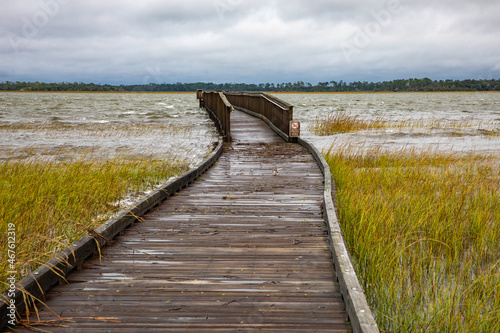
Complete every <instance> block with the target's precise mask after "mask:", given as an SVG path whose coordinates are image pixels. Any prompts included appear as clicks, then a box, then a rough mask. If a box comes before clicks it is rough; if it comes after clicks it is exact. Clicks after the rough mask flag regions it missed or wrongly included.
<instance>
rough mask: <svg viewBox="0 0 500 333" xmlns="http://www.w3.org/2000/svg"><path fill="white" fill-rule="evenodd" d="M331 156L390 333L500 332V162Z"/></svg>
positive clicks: (380, 153)
mask: <svg viewBox="0 0 500 333" xmlns="http://www.w3.org/2000/svg"><path fill="white" fill-rule="evenodd" d="M325 158H326V160H327V162H328V163H329V165H330V168H331V170H332V174H333V176H334V178H335V180H336V184H337V200H338V208H339V214H340V221H341V224H342V229H343V232H344V235H345V238H346V241H347V244H348V246H349V250H350V253H351V255H352V256H353V260H354V263H355V267H356V270H357V272H358V275H359V277H360V281H361V283H362V285H363V287H364V289H365V292H366V294H367V298H368V302H369V304H370V306H371V307H372V310H373V312H374V314H375V316H376V320H377V323H378V325H379V327H380V329H381V330H382V331H387V332H499V331H500V169H499V156H492V155H479V154H468V155H465V154H460V153H440V152H437V151H423V152H422V151H417V150H411V149H401V150H399V151H384V150H381V149H372V150H368V151H366V150H356V148H354V147H353V146H352V145H350V144H344V145H343V146H341V147H336V148H330V150H328V151H326V152H325Z"/></svg>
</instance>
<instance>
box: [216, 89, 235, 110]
mask: <svg viewBox="0 0 500 333" xmlns="http://www.w3.org/2000/svg"><path fill="white" fill-rule="evenodd" d="M219 96H220V98H221V99H222V101H223V102H224V104H225V105H226V107H229V108H233V105H232V104H231V103H229V101H228V100H227V97H226V95H224V93H223V92H219Z"/></svg>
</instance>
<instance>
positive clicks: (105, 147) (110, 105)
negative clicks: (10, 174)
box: [0, 92, 500, 162]
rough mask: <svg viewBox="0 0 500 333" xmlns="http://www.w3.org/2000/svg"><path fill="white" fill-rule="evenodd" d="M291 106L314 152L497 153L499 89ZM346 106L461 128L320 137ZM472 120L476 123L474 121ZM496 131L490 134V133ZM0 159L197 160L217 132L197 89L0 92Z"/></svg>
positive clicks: (330, 98) (328, 98)
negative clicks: (319, 128)
mask: <svg viewBox="0 0 500 333" xmlns="http://www.w3.org/2000/svg"><path fill="white" fill-rule="evenodd" d="M276 95H277V96H278V97H280V98H281V99H283V100H285V101H287V102H289V103H291V104H293V105H295V108H294V115H295V119H296V120H299V121H301V123H302V136H303V137H305V138H308V139H310V140H311V141H313V143H314V144H315V145H316V146H317V147H318V148H320V149H323V148H325V147H328V146H329V145H331V144H332V143H333V142H335V143H341V142H345V141H352V142H355V143H357V144H359V145H360V146H362V145H364V146H378V147H388V148H399V147H418V148H436V149H443V150H456V151H463V152H471V151H476V152H488V153H491V152H498V151H499V148H500V135H498V134H499V133H500V93H440V94H415V93H408V94H405V93H398V94H392V93H387V94H276ZM340 109H342V110H346V111H348V112H351V113H354V114H358V115H359V116H360V117H362V118H366V119H368V120H369V119H375V118H377V117H382V118H386V119H389V120H407V121H408V120H430V119H435V120H439V121H454V120H457V121H463V122H468V123H470V124H473V125H471V126H470V127H466V128H458V129H455V128H427V129H425V128H418V129H413V130H406V129H404V128H388V129H384V130H382V131H363V132H359V133H348V134H337V135H332V136H324V137H319V136H316V135H314V134H312V133H311V132H310V131H308V130H307V128H308V125H309V123H310V122H311V120H313V119H315V118H316V117H317V116H318V115H324V114H328V113H329V112H332V111H336V110H340ZM474 124H475V125H474ZM492 133H494V134H495V133H496V135H491V134H492ZM0 135H1V140H0V159H11V158H19V157H21V158H39V157H40V156H50V155H51V154H52V153H56V152H57V153H58V158H62V159H65V158H67V156H68V155H71V156H78V155H82V154H85V155H86V156H87V155H89V154H90V155H91V156H93V155H98V156H112V155H114V154H117V153H127V154H165V155H168V156H172V155H177V156H179V157H182V158H187V159H190V160H191V161H193V162H197V161H199V160H200V159H201V158H202V157H203V155H204V154H205V153H206V152H207V150H208V148H209V147H210V146H211V144H212V143H213V142H214V141H216V139H217V133H216V131H215V130H214V126H213V123H212V122H211V121H210V119H209V118H208V116H207V115H206V112H205V111H204V110H202V109H199V108H198V101H197V100H196V97H195V94H194V93H192V94H142V93H138V94H125V93H123V94H122V93H113V94H97V93H96V94H93V93H5V92H4V93H0Z"/></svg>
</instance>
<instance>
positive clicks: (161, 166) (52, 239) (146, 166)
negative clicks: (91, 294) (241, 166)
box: [0, 156, 188, 292]
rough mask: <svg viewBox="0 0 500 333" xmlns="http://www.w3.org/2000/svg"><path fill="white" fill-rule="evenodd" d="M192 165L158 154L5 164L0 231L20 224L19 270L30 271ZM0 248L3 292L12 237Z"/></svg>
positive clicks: (0, 288)
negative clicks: (131, 197) (127, 200)
mask: <svg viewBox="0 0 500 333" xmlns="http://www.w3.org/2000/svg"><path fill="white" fill-rule="evenodd" d="M187 169H188V163H187V162H184V161H180V160H176V159H173V160H165V159H162V158H160V157H154V156H149V157H147V156H141V157H132V156H119V157H114V158H112V159H94V160H89V159H85V158H82V159H80V160H77V161H72V162H63V163H59V162H55V161H53V160H50V161H44V160H39V161H29V162H26V161H8V162H3V163H0V175H1V178H0V231H1V233H2V234H3V235H7V229H8V224H15V229H16V242H15V244H16V248H15V252H16V270H17V271H18V272H20V273H21V275H23V276H24V275H26V274H27V273H28V272H30V271H32V270H34V269H36V268H37V267H38V266H40V265H41V264H42V263H44V262H46V261H47V260H49V259H50V258H51V257H52V256H53V255H54V254H56V253H57V252H58V251H60V250H62V249H64V248H65V247H67V246H68V245H70V244H71V243H72V242H74V241H76V240H77V239H79V238H80V237H82V236H83V235H85V234H86V232H87V229H89V228H94V227H96V226H98V225H99V224H101V223H103V222H104V220H106V219H107V218H109V216H110V214H111V213H113V212H116V211H118V210H119V209H120V205H119V201H120V200H123V199H124V198H125V197H126V196H128V195H140V194H141V192H142V191H145V190H148V189H153V188H154V185H157V184H161V183H163V182H165V181H166V180H167V179H168V178H170V177H173V176H176V175H179V174H181V173H182V172H184V171H186V170H187ZM0 249H1V257H2V260H1V261H0V272H1V273H0V281H1V282H2V285H0V292H3V291H5V290H6V289H7V288H6V287H7V286H6V283H7V272H8V271H10V270H11V269H7V268H8V262H7V249H8V245H7V237H2V238H0ZM21 277H22V276H19V278H21Z"/></svg>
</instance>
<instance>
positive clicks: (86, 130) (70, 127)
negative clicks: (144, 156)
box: [0, 123, 193, 137]
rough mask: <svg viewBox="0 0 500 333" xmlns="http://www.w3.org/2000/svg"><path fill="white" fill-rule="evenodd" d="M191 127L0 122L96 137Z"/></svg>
mask: <svg viewBox="0 0 500 333" xmlns="http://www.w3.org/2000/svg"><path fill="white" fill-rule="evenodd" d="M192 130H193V128H192V127H190V126H186V125H182V124H109V123H105V124H67V123H47V124H45V123H40V124H33V123H14V124H0V131H5V132H13V131H35V132H37V133H46V132H53V133H55V134H58V135H61V134H64V133H65V132H69V133H70V134H71V135H72V136H83V135H91V136H96V137H114V136H116V137H136V136H141V135H144V133H148V134H150V133H159V132H162V133H168V134H169V135H189V134H191V133H192Z"/></svg>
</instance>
